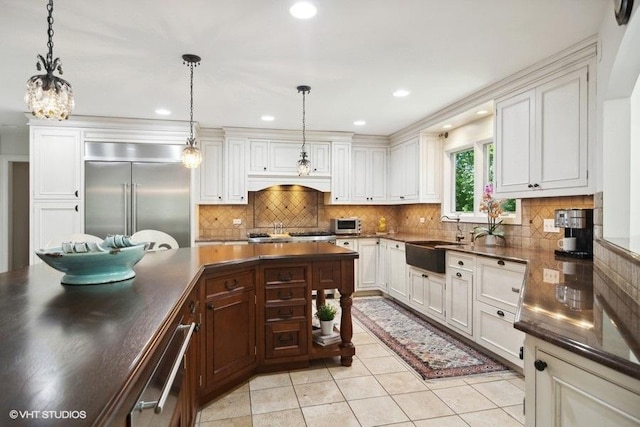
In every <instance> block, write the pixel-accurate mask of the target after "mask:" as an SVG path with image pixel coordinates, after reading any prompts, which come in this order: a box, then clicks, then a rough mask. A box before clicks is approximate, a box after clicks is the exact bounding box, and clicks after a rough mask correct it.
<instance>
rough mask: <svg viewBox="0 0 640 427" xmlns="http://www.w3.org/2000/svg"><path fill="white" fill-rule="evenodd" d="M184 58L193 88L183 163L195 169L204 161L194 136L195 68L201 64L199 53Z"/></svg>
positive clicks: (190, 86)
mask: <svg viewBox="0 0 640 427" xmlns="http://www.w3.org/2000/svg"><path fill="white" fill-rule="evenodd" d="M182 59H183V64H186V65H188V66H189V71H190V73H191V82H190V84H189V88H190V89H191V102H190V104H189V108H190V110H189V111H190V117H189V138H187V146H186V147H184V149H183V150H182V164H183V165H184V166H185V167H187V168H189V169H194V168H197V167H198V166H200V163H202V156H201V155H200V150H198V147H196V139H195V138H194V136H193V68H194V67H197V66H198V65H200V57H199V56H198V55H191V54H184V55H182Z"/></svg>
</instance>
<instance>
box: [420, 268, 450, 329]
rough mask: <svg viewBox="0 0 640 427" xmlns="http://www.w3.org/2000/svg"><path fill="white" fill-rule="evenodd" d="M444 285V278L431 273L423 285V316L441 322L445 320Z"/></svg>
mask: <svg viewBox="0 0 640 427" xmlns="http://www.w3.org/2000/svg"><path fill="white" fill-rule="evenodd" d="M445 283H446V279H445V277H444V276H440V275H437V274H433V273H431V274H429V278H428V279H427V283H426V285H425V300H426V306H425V314H426V315H427V316H429V317H431V318H434V319H437V320H441V321H444V320H445V300H446V292H445Z"/></svg>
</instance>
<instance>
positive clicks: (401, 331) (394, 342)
mask: <svg viewBox="0 0 640 427" xmlns="http://www.w3.org/2000/svg"><path fill="white" fill-rule="evenodd" d="M352 314H353V316H354V317H355V318H356V319H358V320H359V321H360V322H361V323H362V324H363V325H364V326H366V327H367V328H368V329H369V330H370V331H371V332H373V333H374V334H375V335H376V336H377V337H378V338H379V339H380V340H381V341H382V342H384V343H385V344H386V345H387V346H389V348H391V349H392V350H393V351H394V352H395V353H396V354H398V356H400V357H401V358H402V359H403V360H404V361H405V362H407V363H408V364H409V365H410V366H411V367H413V369H415V370H416V371H417V372H418V373H419V374H420V375H422V378H423V379H432V378H445V377H456V376H460V375H471V374H480V373H485V372H495V371H503V370H506V369H508V368H507V367H506V366H504V365H502V364H500V363H498V362H496V361H495V360H493V359H491V358H490V357H488V356H485V355H484V354H482V353H480V352H479V351H477V350H475V349H474V348H471V347H469V346H468V345H466V344H465V343H463V342H461V341H460V340H458V339H456V338H454V337H453V336H451V335H449V334H447V333H446V332H444V331H443V330H442V329H440V328H438V327H436V326H435V325H433V324H431V323H429V322H427V321H425V320H423V319H421V318H419V317H418V316H416V315H414V314H413V313H411V312H410V311H409V310H406V309H405V308H403V307H401V306H400V305H398V304H396V303H395V302H393V301H391V300H389V299H386V298H382V297H366V298H354V299H353V307H352ZM356 352H357V349H356ZM356 354H357V353H356Z"/></svg>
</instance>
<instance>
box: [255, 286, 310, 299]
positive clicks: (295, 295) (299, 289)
mask: <svg viewBox="0 0 640 427" xmlns="http://www.w3.org/2000/svg"><path fill="white" fill-rule="evenodd" d="M265 296H266V298H265V300H266V302H272V301H292V300H306V298H307V287H306V286H291V285H277V286H269V287H268V288H266V289H265Z"/></svg>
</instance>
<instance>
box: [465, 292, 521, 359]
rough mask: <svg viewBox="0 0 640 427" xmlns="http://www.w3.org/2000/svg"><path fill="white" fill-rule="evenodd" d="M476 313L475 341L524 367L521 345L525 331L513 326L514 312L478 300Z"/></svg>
mask: <svg viewBox="0 0 640 427" xmlns="http://www.w3.org/2000/svg"><path fill="white" fill-rule="evenodd" d="M475 314H476V315H475V319H474V322H473V323H474V329H475V333H476V337H475V341H476V342H477V343H478V344H480V345H482V346H483V347H485V348H487V349H489V350H491V351H492V352H494V353H495V354H497V355H498V356H502V357H504V358H505V359H507V360H508V361H510V362H511V363H514V364H515V365H517V366H520V367H522V366H523V363H522V360H520V347H522V345H523V343H524V332H522V331H519V330H517V329H515V328H514V327H513V321H514V317H515V316H514V315H513V313H510V312H508V311H504V310H500V309H498V308H495V307H493V306H491V305H488V304H483V303H481V302H477V303H476V313H475Z"/></svg>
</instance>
